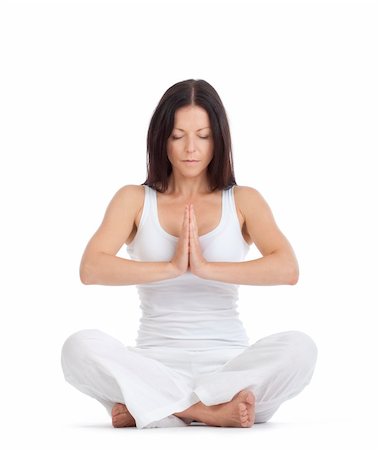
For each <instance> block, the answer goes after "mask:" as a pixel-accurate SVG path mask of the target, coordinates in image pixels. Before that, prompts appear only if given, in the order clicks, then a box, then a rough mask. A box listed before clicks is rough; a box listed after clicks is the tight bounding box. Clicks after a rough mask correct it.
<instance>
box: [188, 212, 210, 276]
mask: <svg viewBox="0 0 379 450" xmlns="http://www.w3.org/2000/svg"><path fill="white" fill-rule="evenodd" d="M189 221H190V222H189V247H190V248H189V265H190V270H191V272H192V273H193V274H194V275H197V276H198V277H202V278H204V275H205V272H206V268H207V265H208V261H207V260H206V259H205V258H204V256H203V253H202V250H201V246H200V240H199V234H198V229H197V222H196V216H195V210H194V207H193V205H192V204H191V205H190V209H189Z"/></svg>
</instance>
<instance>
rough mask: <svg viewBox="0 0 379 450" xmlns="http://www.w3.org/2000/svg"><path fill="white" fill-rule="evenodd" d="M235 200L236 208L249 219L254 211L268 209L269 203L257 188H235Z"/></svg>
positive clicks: (236, 186)
mask: <svg viewBox="0 0 379 450" xmlns="http://www.w3.org/2000/svg"><path fill="white" fill-rule="evenodd" d="M234 198H235V203H236V207H237V208H238V210H239V211H240V213H241V214H242V215H243V217H244V218H245V220H246V218H247V216H249V214H250V213H251V212H252V211H258V210H259V209H262V208H264V207H267V206H268V205H267V203H266V201H265V199H264V198H263V196H262V194H261V193H260V192H259V191H258V190H257V189H255V188H253V187H250V186H238V185H235V186H234Z"/></svg>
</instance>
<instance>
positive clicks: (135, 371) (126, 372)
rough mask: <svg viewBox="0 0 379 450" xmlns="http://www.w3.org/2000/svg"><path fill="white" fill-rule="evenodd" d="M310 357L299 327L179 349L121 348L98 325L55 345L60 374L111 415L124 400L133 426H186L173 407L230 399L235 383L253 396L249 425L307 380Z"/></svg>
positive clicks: (312, 352) (312, 349) (309, 343)
mask: <svg viewBox="0 0 379 450" xmlns="http://www.w3.org/2000/svg"><path fill="white" fill-rule="evenodd" d="M316 359H317V347H316V345H315V343H314V342H313V340H312V339H311V338H310V337H309V336H307V335H306V334H304V333H302V332H300V331H286V332H282V333H276V334H273V335H271V336H267V337H265V338H263V339H260V340H258V341H257V342H256V343H255V344H253V345H250V346H248V347H240V348H230V347H225V348H221V349H217V350H196V351H189V350H182V349H178V348H168V347H160V348H157V349H143V348H136V347H129V346H125V345H124V344H123V343H122V342H120V341H118V340H117V339H115V338H113V337H112V336H109V335H108V334H106V333H104V332H102V331H100V330H82V331H78V332H76V333H74V334H72V335H71V336H69V337H68V338H67V340H66V341H65V342H64V344H63V347H62V359H61V361H62V368H63V373H64V377H65V380H66V381H67V382H69V383H70V384H72V385H73V386H74V387H75V388H77V389H79V390H80V391H81V392H83V393H85V394H87V395H89V396H91V397H93V398H95V399H96V400H98V401H99V402H100V403H102V404H103V405H104V406H105V408H106V409H107V411H108V413H109V414H110V415H111V411H112V406H113V405H114V404H115V403H123V404H125V405H126V406H127V408H128V410H129V411H130V413H131V415H132V416H133V417H134V419H135V422H136V427H137V428H155V427H172V426H187V424H186V423H185V422H184V421H183V420H181V419H180V418H178V417H176V416H174V415H173V414H174V413H177V412H181V411H183V410H185V409H187V408H189V407H190V406H192V405H193V404H195V403H197V402H199V401H201V402H202V403H204V404H205V405H207V406H210V405H216V404H219V403H225V402H229V401H230V400H231V399H232V398H233V397H234V395H235V394H237V393H238V392H239V391H241V390H242V389H248V390H251V391H252V392H253V393H254V395H255V398H256V410H255V411H256V415H255V423H259V422H266V421H267V420H269V419H270V418H271V416H272V415H273V414H274V412H275V411H276V410H277V409H278V408H279V406H280V405H281V403H283V402H284V401H286V400H288V399H290V398H292V397H294V396H295V395H297V394H298V393H299V392H300V391H302V390H303V388H304V387H305V386H306V385H307V384H308V383H309V382H310V380H311V378H312V375H313V371H314V367H315V364H316Z"/></svg>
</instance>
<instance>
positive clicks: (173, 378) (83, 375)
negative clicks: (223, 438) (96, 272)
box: [61, 330, 199, 428]
mask: <svg viewBox="0 0 379 450" xmlns="http://www.w3.org/2000/svg"><path fill="white" fill-rule="evenodd" d="M61 363H62V369H63V373H64V377H65V380H66V381H67V382H68V383H70V384H72V385H73V386H74V387H75V388H77V389H78V390H80V391H81V392H83V393H85V394H87V395H89V396H91V397H93V398H95V399H96V400H98V401H99V402H100V403H102V404H103V405H104V406H105V408H106V409H107V411H108V413H109V414H111V409H112V407H113V405H114V404H115V403H123V404H125V405H126V406H127V408H128V410H129V411H130V413H131V414H132V416H133V417H134V419H135V421H136V427H137V428H153V427H161V426H162V427H167V426H186V425H187V424H186V423H185V422H184V421H182V420H181V419H179V418H178V417H176V416H174V415H172V414H173V413H174V412H176V411H183V410H185V409H187V408H189V407H190V406H191V405H193V404H194V403H197V402H198V401H199V399H198V397H197V396H196V395H195V394H194V393H193V391H192V385H191V384H190V383H189V382H188V380H187V379H186V378H185V377H184V376H182V375H181V374H180V373H179V372H177V371H175V370H173V369H172V368H169V367H167V366H165V365H164V364H162V363H161V362H160V361H157V360H155V359H153V358H149V357H146V356H144V355H142V354H140V353H138V352H135V351H133V347H127V346H125V345H124V344H123V343H122V342H120V341H118V340H117V339H115V338H113V337H112V336H109V335H108V334H106V333H104V332H102V331H100V330H82V331H78V332H76V333H74V334H72V335H71V336H69V337H68V338H67V339H66V341H65V343H64V344H63V347H62V353H61Z"/></svg>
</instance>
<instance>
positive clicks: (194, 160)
mask: <svg viewBox="0 0 379 450" xmlns="http://www.w3.org/2000/svg"><path fill="white" fill-rule="evenodd" d="M183 162H199V160H198V159H185V160H184V161H183Z"/></svg>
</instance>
